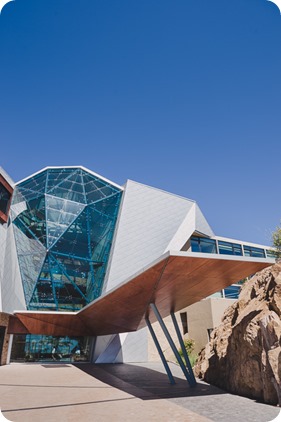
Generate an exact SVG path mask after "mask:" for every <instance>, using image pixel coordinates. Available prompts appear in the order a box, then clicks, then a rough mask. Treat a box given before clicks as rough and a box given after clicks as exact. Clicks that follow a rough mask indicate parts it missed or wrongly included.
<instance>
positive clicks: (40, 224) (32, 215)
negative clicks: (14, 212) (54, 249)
mask: <svg viewBox="0 0 281 422" xmlns="http://www.w3.org/2000/svg"><path fill="white" fill-rule="evenodd" d="M26 205H27V209H26V210H25V211H22V212H21V213H20V214H18V216H17V218H16V219H15V220H14V224H15V225H16V226H17V227H18V228H19V229H20V230H21V231H22V232H23V233H24V234H25V235H26V236H27V237H28V238H34V239H36V240H38V241H39V242H41V243H42V245H44V246H46V219H45V197H44V196H40V197H39V198H35V199H31V200H30V201H29V202H26Z"/></svg>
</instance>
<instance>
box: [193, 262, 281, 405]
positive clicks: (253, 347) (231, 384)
mask: <svg viewBox="0 0 281 422" xmlns="http://www.w3.org/2000/svg"><path fill="white" fill-rule="evenodd" d="M280 316H281V263H280V262H278V263H277V264H275V265H273V266H272V267H269V268H266V269H265V270H263V271H260V272H259V273H257V274H256V275H255V276H254V277H253V278H252V279H251V280H249V281H247V282H246V283H245V284H244V285H243V287H242V289H241V293H240V295H239V299H238V301H237V302H235V303H234V304H233V305H232V306H230V307H229V308H228V309H227V310H226V311H225V313H224V316H223V319H222V323H221V325H220V326H219V327H218V328H216V329H215V330H214V331H213V332H212V335H211V340H210V342H209V343H208V344H207V346H206V347H205V349H203V351H202V352H201V353H200V356H199V360H198V362H197V364H196V367H195V374H196V375H197V376H198V377H199V378H202V379H203V380H204V381H206V382H208V383H210V384H213V385H216V386H218V387H221V388H223V389H225V390H227V391H229V392H232V393H235V394H239V395H243V396H246V397H251V398H254V399H257V400H261V401H263V402H265V403H270V404H274V405H277V404H279V405H281V320H280Z"/></svg>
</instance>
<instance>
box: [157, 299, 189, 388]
mask: <svg viewBox="0 0 281 422" xmlns="http://www.w3.org/2000/svg"><path fill="white" fill-rule="evenodd" d="M150 307H151V309H152V310H153V312H154V314H155V316H156V318H157V320H158V322H159V324H160V326H161V328H162V330H163V333H164V334H165V337H166V339H167V341H168V343H169V345H170V347H171V349H172V351H173V353H174V355H175V357H176V359H177V361H178V363H179V365H180V367H181V370H182V372H183V374H184V376H185V378H186V380H187V381H188V383H189V385H190V386H193V385H194V384H193V383H192V379H191V377H190V375H189V373H188V371H187V369H186V367H185V365H184V363H183V360H182V358H181V356H180V354H179V352H178V349H177V348H176V345H175V343H174V342H173V339H172V337H171V335H170V333H169V331H168V329H167V327H166V325H165V323H164V321H163V319H162V317H161V315H160V313H159V311H158V309H157V307H156V305H155V304H154V303H150Z"/></svg>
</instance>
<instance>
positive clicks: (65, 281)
mask: <svg viewBox="0 0 281 422" xmlns="http://www.w3.org/2000/svg"><path fill="white" fill-rule="evenodd" d="M43 182H44V191H43V194H42V186H43ZM30 188H32V189H30ZM37 188H38V191H36V190H35V189H37ZM17 189H18V192H20V195H17V196H16V198H17V201H18V202H17V203H13V204H12V214H13V217H14V221H13V223H14V225H15V231H16V233H15V239H16V244H17V252H18V257H19V265H20V267H21V268H20V269H21V275H22V281H23V284H24V291H25V294H26V301H27V307H28V309H40V310H48V309H56V310H71V311H72V310H78V309H81V308H82V307H83V306H85V305H86V304H87V303H89V301H91V300H93V299H94V298H96V297H99V295H100V293H101V289H102V285H103V280H104V277H105V271H106V266H107V261H108V257H109V252H110V248H111V243H112V237H113V233H114V228H115V224H116V218H117V214H118V209H119V204H120V200H121V195H122V191H119V190H118V189H116V188H115V187H113V186H111V185H110V184H109V183H106V182H104V181H103V180H99V179H98V178H97V177H94V176H92V175H90V174H87V173H86V172H85V171H83V170H81V169H79V168H70V169H49V170H47V171H44V172H43V175H37V176H35V177H34V178H31V180H30V181H29V180H27V181H25V182H24V187H23V186H22V185H18V188H17ZM107 195H108V196H107ZM86 200H87V201H89V202H91V205H87V204H86ZM19 201H20V202H19ZM93 201H95V202H93ZM39 242H40V243H41V248H40V247H38V244H39ZM43 245H44V246H45V248H44V247H43ZM33 261H35V262H33ZM35 264H36V265H35ZM29 267H30V268H31V271H29ZM28 272H29V274H28Z"/></svg>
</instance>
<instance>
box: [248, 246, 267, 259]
mask: <svg viewBox="0 0 281 422" xmlns="http://www.w3.org/2000/svg"><path fill="white" fill-rule="evenodd" d="M244 255H245V256H253V257H256V258H265V251H264V249H261V248H254V247H252V246H246V245H244Z"/></svg>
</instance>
